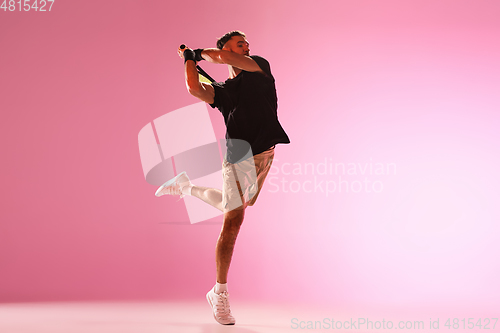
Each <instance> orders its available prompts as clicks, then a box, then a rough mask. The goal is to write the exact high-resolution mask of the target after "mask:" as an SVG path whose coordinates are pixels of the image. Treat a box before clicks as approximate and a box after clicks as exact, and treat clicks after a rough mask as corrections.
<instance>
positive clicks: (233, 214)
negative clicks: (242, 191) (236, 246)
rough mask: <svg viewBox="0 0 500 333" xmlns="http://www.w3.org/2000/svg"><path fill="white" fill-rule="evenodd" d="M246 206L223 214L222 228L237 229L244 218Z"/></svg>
mask: <svg viewBox="0 0 500 333" xmlns="http://www.w3.org/2000/svg"><path fill="white" fill-rule="evenodd" d="M245 208H246V205H245V206H243V207H240V208H238V209H233V210H231V211H228V212H225V213H224V227H227V228H231V229H235V228H236V229H239V228H240V226H241V224H242V223H243V218H244V217H245Z"/></svg>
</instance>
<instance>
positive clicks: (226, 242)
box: [215, 208, 245, 284]
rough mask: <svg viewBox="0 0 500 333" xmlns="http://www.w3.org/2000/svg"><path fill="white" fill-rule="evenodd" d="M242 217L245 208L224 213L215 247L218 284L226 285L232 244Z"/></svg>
mask: <svg viewBox="0 0 500 333" xmlns="http://www.w3.org/2000/svg"><path fill="white" fill-rule="evenodd" d="M244 216H245V208H243V209H235V210H232V211H230V212H226V213H224V222H223V224H222V230H221V232H220V235H219V239H218V240H217V245H216V247H215V262H216V266H217V282H218V283H221V284H224V283H227V273H228V271H229V265H230V264H231V258H232V256H233V250H234V244H235V243H236V237H237V236H238V232H239V231H240V227H241V224H242V223H243V218H244Z"/></svg>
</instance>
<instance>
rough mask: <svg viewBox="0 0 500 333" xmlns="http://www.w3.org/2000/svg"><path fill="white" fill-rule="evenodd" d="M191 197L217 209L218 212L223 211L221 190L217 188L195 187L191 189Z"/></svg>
mask: <svg viewBox="0 0 500 333" xmlns="http://www.w3.org/2000/svg"><path fill="white" fill-rule="evenodd" d="M191 195H192V196H194V197H196V198H198V199H200V200H202V201H204V202H206V203H207V204H209V205H211V206H213V207H215V208H217V209H218V210H220V211H223V209H222V191H221V190H218V189H216V188H208V187H201V186H193V188H192V189H191Z"/></svg>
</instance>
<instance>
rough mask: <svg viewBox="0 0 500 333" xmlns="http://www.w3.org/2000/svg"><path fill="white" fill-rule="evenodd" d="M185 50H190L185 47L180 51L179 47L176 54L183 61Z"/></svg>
mask: <svg viewBox="0 0 500 333" xmlns="http://www.w3.org/2000/svg"><path fill="white" fill-rule="evenodd" d="M185 50H191V49H190V48H189V47H185V48H183V49H181V47H180V46H179V48H178V49H177V54H178V55H179V57H181V59H184V51H185Z"/></svg>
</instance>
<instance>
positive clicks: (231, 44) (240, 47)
mask: <svg viewBox="0 0 500 333" xmlns="http://www.w3.org/2000/svg"><path fill="white" fill-rule="evenodd" d="M249 46H250V44H249V43H248V41H247V40H246V38H245V37H242V36H233V37H231V39H230V40H228V41H227V43H226V44H225V45H224V47H223V48H222V49H223V50H226V51H231V52H234V53H238V54H243V55H246V56H249V55H250V48H249Z"/></svg>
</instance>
